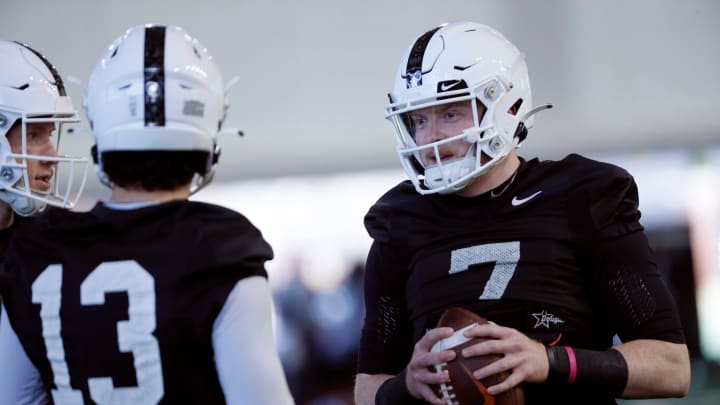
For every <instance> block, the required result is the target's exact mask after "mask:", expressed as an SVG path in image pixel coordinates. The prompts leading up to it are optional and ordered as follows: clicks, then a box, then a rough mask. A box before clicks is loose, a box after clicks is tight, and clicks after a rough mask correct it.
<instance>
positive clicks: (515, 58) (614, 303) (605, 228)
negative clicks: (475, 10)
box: [355, 22, 690, 404]
mask: <svg viewBox="0 0 720 405" xmlns="http://www.w3.org/2000/svg"><path fill="white" fill-rule="evenodd" d="M547 107H549V106H540V107H534V106H533V104H532V98H531V91H530V82H529V78H528V70H527V65H526V62H525V60H524V58H523V54H522V53H521V52H519V50H518V49H517V48H516V47H515V46H514V45H513V44H512V43H510V42H509V41H508V40H507V39H506V38H505V37H504V36H503V35H501V34H500V33H498V32H497V31H495V30H493V29H492V28H490V27H488V26H485V25H481V24H476V23H472V22H454V23H449V24H446V25H441V26H438V27H436V28H433V29H432V30H430V31H428V32H426V33H424V34H422V35H421V36H419V37H418V38H417V39H416V40H415V41H414V42H413V44H412V45H411V46H410V48H409V50H408V51H407V52H406V54H405V56H404V58H403V59H402V62H401V63H400V66H399V68H398V71H397V74H396V76H395V84H394V87H393V89H392V92H391V93H390V104H389V105H388V107H387V109H386V118H387V119H388V120H389V121H390V122H391V124H392V126H393V129H394V132H395V135H396V137H397V141H398V154H399V156H400V160H401V162H402V166H403V167H404V169H405V171H406V172H407V174H408V176H409V181H405V182H402V183H400V184H398V185H397V186H395V187H394V188H392V189H391V190H390V191H388V192H387V193H386V194H385V195H383V196H382V197H381V198H380V200H379V201H378V202H377V203H376V204H375V205H373V206H372V207H371V208H370V210H369V212H368V214H367V216H366V217H365V226H366V228H367V230H368V232H369V234H370V235H371V237H372V238H373V244H372V247H371V249H370V252H369V254H368V258H367V268H366V279H365V302H366V318H365V323H364V327H363V330H362V338H361V345H360V352H359V362H358V375H357V380H356V387H355V399H356V402H357V403H358V404H372V403H376V404H400V403H423V401H428V402H430V403H433V404H444V403H445V401H444V400H443V399H442V398H440V397H439V395H438V393H437V392H434V391H433V389H432V385H434V384H440V383H443V382H446V381H448V375H447V374H443V373H435V372H433V371H431V370H434V368H432V366H433V365H435V364H439V363H442V362H445V361H449V360H451V359H452V358H453V357H454V353H453V352H452V351H450V350H448V351H438V352H432V351H431V350H430V349H431V347H432V346H433V344H434V343H435V342H437V341H439V340H440V339H442V338H446V337H448V336H450V335H451V334H452V330H451V329H449V328H435V325H436V324H437V321H438V318H439V317H440V315H441V314H442V312H443V311H444V310H445V309H447V308H448V307H453V306H460V307H465V308H467V309H469V310H472V311H474V312H476V313H477V314H479V315H481V316H483V317H486V318H488V319H489V320H490V321H492V322H493V323H490V324H487V325H480V326H477V327H475V328H474V329H472V330H471V331H469V332H467V334H466V336H468V337H483V338H486V339H488V338H489V339H490V340H487V341H485V342H484V343H478V344H475V345H473V346H472V347H471V348H469V349H467V350H466V351H465V352H464V353H463V354H464V355H465V356H476V355H483V354H487V353H498V354H501V355H503V357H502V359H501V360H498V361H495V362H493V363H491V364H490V365H488V366H485V367H483V368H482V369H479V370H471V371H472V372H473V373H474V374H473V375H474V377H475V378H477V379H482V378H485V377H486V376H488V375H492V374H495V373H498V372H503V371H509V372H511V375H510V377H509V378H507V379H506V380H505V381H504V382H502V383H499V384H497V385H494V386H491V387H489V388H488V391H489V393H490V394H499V393H501V392H504V391H507V390H508V389H510V388H512V387H515V386H517V385H519V384H522V386H523V389H524V390H525V396H526V399H527V403H549V402H555V403H593V404H594V403H601V404H606V403H615V398H618V397H632V398H648V397H668V396H683V395H685V394H686V393H687V392H688V388H689V382H690V363H689V357H688V351H687V347H686V345H685V341H684V336H683V330H682V327H681V324H680V321H679V319H678V313H677V310H676V307H675V303H674V301H673V299H672V297H671V295H670V294H669V292H668V290H667V288H666V286H665V285H664V283H663V280H662V279H661V276H660V274H659V273H658V271H657V269H656V266H655V263H654V261H653V256H652V253H651V251H650V249H649V247H648V242H647V238H646V236H645V233H644V230H643V227H642V225H641V224H640V222H639V219H640V212H639V211H638V193H637V187H636V185H635V182H634V180H633V178H632V176H631V175H630V174H628V172H626V171H625V170H623V169H621V168H620V167H617V166H613V165H610V164H605V163H601V162H597V161H593V160H590V159H587V158H584V157H582V156H579V155H576V154H573V155H569V156H567V157H566V158H564V159H562V160H559V161H541V160H538V159H532V160H525V159H523V158H521V157H519V156H518V154H517V151H516V149H517V148H518V147H519V146H520V145H521V143H522V142H523V141H524V139H525V137H526V135H527V130H528V128H530V127H531V126H532V124H533V114H535V113H536V112H538V111H540V110H542V109H545V108H547ZM615 335H617V336H618V337H619V339H620V341H621V343H613V338H614V336H615Z"/></svg>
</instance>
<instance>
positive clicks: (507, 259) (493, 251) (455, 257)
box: [448, 242, 520, 300]
mask: <svg viewBox="0 0 720 405" xmlns="http://www.w3.org/2000/svg"><path fill="white" fill-rule="evenodd" d="M518 260H520V242H500V243H488V244H485V245H477V246H470V247H466V248H462V249H457V250H453V251H452V253H451V254H450V271H449V272H448V273H450V274H454V273H460V272H461V271H466V270H467V269H468V268H469V267H470V266H472V265H473V264H480V263H495V266H494V267H493V269H492V273H490V278H489V279H488V281H487V283H486V284H485V289H483V292H482V294H481V295H480V297H479V299H481V300H496V299H499V298H501V297H502V296H503V294H504V293H505V289H506V288H507V286H508V284H509V283H510V279H511V278H512V276H513V274H515V267H517V263H518Z"/></svg>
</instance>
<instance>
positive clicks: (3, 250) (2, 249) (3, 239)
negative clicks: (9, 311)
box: [0, 214, 32, 324]
mask: <svg viewBox="0 0 720 405" xmlns="http://www.w3.org/2000/svg"><path fill="white" fill-rule="evenodd" d="M13 215H15V218H13V223H12V225H10V226H9V227H7V228H5V229H0V279H1V278H2V274H3V270H2V268H3V266H4V265H5V256H7V250H8V246H9V245H10V238H11V237H12V235H13V233H15V230H16V229H19V228H22V227H24V226H25V225H26V224H28V223H29V222H30V221H31V220H32V218H28V217H22V216H20V215H17V214H13ZM0 303H2V295H0ZM0 324H2V319H0Z"/></svg>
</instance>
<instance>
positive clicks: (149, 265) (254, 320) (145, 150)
mask: <svg viewBox="0 0 720 405" xmlns="http://www.w3.org/2000/svg"><path fill="white" fill-rule="evenodd" d="M227 107H228V103H227V97H226V90H225V87H224V84H223V82H222V79H221V77H220V72H219V69H218V67H217V66H216V64H215V61H214V59H213V57H212V56H211V55H210V53H209V52H208V50H207V49H206V48H205V47H204V46H203V45H202V44H201V43H200V42H199V41H198V40H197V39H195V38H193V37H191V36H190V35H189V34H188V33H187V32H186V31H185V30H183V29H182V28H180V27H176V26H163V25H145V26H137V27H133V28H130V29H129V30H128V31H127V32H125V34H123V35H122V36H120V37H119V38H118V39H116V40H115V41H114V42H113V43H112V44H111V46H110V47H109V48H108V49H107V50H106V51H105V53H104V54H103V55H102V56H101V58H100V60H99V61H98V63H97V65H96V66H95V69H94V71H93V73H92V75H91V77H90V80H89V83H88V88H87V94H86V98H85V109H86V113H87V117H88V120H89V122H90V126H91V128H92V132H93V135H94V138H95V142H96V144H95V146H94V148H93V155H94V159H95V160H96V168H97V172H98V175H99V178H100V180H101V181H102V182H103V183H104V184H106V185H108V186H109V187H110V188H111V189H112V191H111V194H110V199H109V201H107V202H101V203H98V204H97V205H96V206H95V207H94V208H93V209H92V210H91V211H89V212H86V213H76V212H69V211H66V210H57V209H50V210H48V212H47V215H44V216H43V217H41V218H40V219H38V220H37V221H35V222H33V223H32V224H31V225H29V226H27V227H25V228H24V229H22V230H21V231H18V232H17V233H16V235H15V236H14V238H13V241H12V242H11V249H10V252H11V254H10V255H9V256H8V258H7V266H6V268H5V270H4V274H3V284H2V292H3V294H5V299H6V301H5V303H4V304H5V308H6V310H7V314H8V315H9V319H10V323H11V324H12V327H13V332H14V333H15V336H16V337H17V338H15V336H7V335H9V334H8V333H5V335H3V336H0V348H3V347H5V348H6V349H5V350H6V352H8V351H10V350H11V349H10V347H11V346H12V342H17V341H18V340H19V342H20V343H21V344H22V346H23V347H24V349H25V351H26V352H27V356H28V357H29V359H30V360H31V361H32V364H33V365H34V367H35V368H36V369H37V370H38V371H39V374H40V375H41V377H42V388H44V390H43V393H44V394H45V396H46V398H45V399H47V398H48V397H51V398H52V400H53V401H54V403H56V404H78V403H91V402H96V403H117V404H154V403H188V404H189V403H203V404H205V403H232V404H250V403H257V404H292V403H294V400H293V398H292V396H291V394H290V391H289V389H288V385H287V382H286V379H285V375H284V373H283V370H282V366H281V363H280V360H279V357H278V354H277V352H276V349H275V344H274V338H273V333H272V323H271V318H272V308H271V307H272V297H271V294H270V289H269V286H268V283H267V273H266V271H265V262H266V261H267V260H270V259H271V258H272V256H273V252H272V249H271V247H270V246H269V245H268V243H267V242H266V241H265V240H264V239H263V237H262V235H261V233H260V231H259V230H258V229H257V228H255V227H254V226H253V225H252V224H251V223H250V222H249V221H248V220H247V219H246V218H245V217H244V216H242V215H241V214H239V213H237V212H234V211H231V210H229V209H226V208H223V207H219V206H215V205H210V204H205V203H196V202H191V201H188V197H189V196H190V195H191V194H192V193H194V192H196V191H197V190H198V189H200V188H201V187H203V186H204V185H206V184H207V183H208V182H209V181H210V180H211V179H212V176H213V172H214V169H215V165H216V163H217V161H218V157H219V149H218V147H217V144H216V138H217V134H218V132H219V131H220V128H221V126H222V124H223V120H224V118H225V114H226V109H227ZM3 340H4V341H5V342H3ZM15 350H20V349H19V348H18V347H16V348H15ZM2 356H4V353H0V357H2ZM2 358H5V357H2ZM3 367H5V366H3ZM1 388H2V389H3V390H4V391H3V392H2V393H0V403H14V402H13V401H14V398H18V397H20V396H21V394H20V393H17V388H16V387H8V386H7V384H5V385H3V386H1ZM32 399H34V398H32ZM40 400H42V399H40Z"/></svg>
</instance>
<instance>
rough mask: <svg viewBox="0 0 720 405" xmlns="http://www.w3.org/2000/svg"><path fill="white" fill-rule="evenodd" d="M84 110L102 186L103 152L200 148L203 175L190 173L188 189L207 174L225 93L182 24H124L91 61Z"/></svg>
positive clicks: (208, 58)
mask: <svg viewBox="0 0 720 405" xmlns="http://www.w3.org/2000/svg"><path fill="white" fill-rule="evenodd" d="M84 107H85V112H86V114H87V117H88V120H89V121H90V127H91V129H92V132H93V135H94V137H95V142H96V148H97V149H96V157H95V159H96V169H97V172H98V176H99V178H100V180H101V181H102V182H103V183H104V184H105V185H107V186H108V187H111V188H112V187H113V185H112V184H111V182H110V181H109V180H108V178H107V175H106V174H105V173H104V171H103V165H102V154H103V153H104V152H110V151H204V152H208V163H207V167H206V170H205V173H202V174H201V175H200V176H196V178H195V179H194V181H193V185H192V188H191V192H192V193H194V192H196V191H197V190H199V189H200V188H201V187H203V186H205V185H206V184H208V183H209V182H210V180H211V179H212V176H213V173H214V169H215V165H216V163H217V160H218V156H219V153H220V150H219V148H218V147H217V142H216V140H217V135H218V133H219V131H220V128H221V126H222V123H223V121H224V119H225V115H226V111H227V108H228V98H227V96H226V91H225V88H224V85H223V81H222V78H221V76H220V71H219V69H218V67H217V66H216V64H215V60H214V59H213V57H212V56H211V55H210V53H209V52H208V50H207V48H205V47H204V46H203V45H202V44H201V43H200V42H198V40H197V39H195V38H193V37H191V36H190V35H189V34H188V33H187V32H186V31H185V30H184V29H182V28H180V27H177V26H164V25H150V24H148V25H143V26H136V27H132V28H130V29H128V30H127V31H126V32H125V34H123V35H122V36H120V37H119V38H117V39H116V40H115V41H114V42H113V43H112V44H111V45H110V46H109V47H108V49H107V50H106V51H105V53H104V54H103V55H102V57H101V58H100V60H99V61H98V63H97V64H96V65H95V69H94V70H93V72H92V74H91V76H90V81H89V83H88V87H87V94H86V96H85V103H84Z"/></svg>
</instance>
